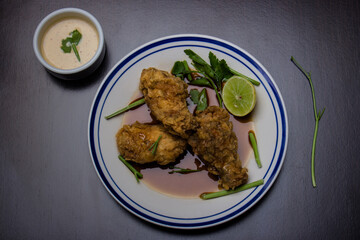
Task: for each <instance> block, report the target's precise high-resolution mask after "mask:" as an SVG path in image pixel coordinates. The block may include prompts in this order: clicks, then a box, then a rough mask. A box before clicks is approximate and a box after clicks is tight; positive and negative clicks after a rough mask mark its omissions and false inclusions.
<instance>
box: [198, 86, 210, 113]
mask: <svg viewBox="0 0 360 240" xmlns="http://www.w3.org/2000/svg"><path fill="white" fill-rule="evenodd" d="M207 106H208V99H207V93H206V89H205V88H203V90H201V92H200V94H199V102H198V104H197V106H196V110H198V111H203V110H205V109H206V108H207Z"/></svg>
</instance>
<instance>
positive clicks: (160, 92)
mask: <svg viewBox="0 0 360 240" xmlns="http://www.w3.org/2000/svg"><path fill="white" fill-rule="evenodd" d="M187 87H188V85H187V84H186V83H185V82H184V81H182V80H181V79H180V78H178V77H174V76H173V75H171V74H170V73H168V72H165V71H161V70H158V69H155V68H148V69H144V70H143V71H142V73H141V77H140V86H139V88H140V90H141V91H142V93H143V95H144V97H145V101H146V104H147V105H148V106H149V108H150V110H151V113H152V115H153V116H154V117H155V118H156V119H157V120H159V121H160V122H161V123H162V124H163V125H164V127H165V128H166V129H167V130H168V131H170V132H171V133H172V134H175V135H178V136H181V137H182V138H188V137H189V134H190V132H191V130H193V129H194V128H195V127H196V121H195V120H194V117H193V115H192V114H191V113H190V112H189V110H188V108H187V104H186V98H187V97H188V91H187Z"/></svg>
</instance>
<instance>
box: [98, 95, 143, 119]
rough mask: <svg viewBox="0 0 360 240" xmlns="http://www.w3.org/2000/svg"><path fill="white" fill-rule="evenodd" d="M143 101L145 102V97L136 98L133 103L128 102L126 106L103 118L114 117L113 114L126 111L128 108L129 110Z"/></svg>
mask: <svg viewBox="0 0 360 240" xmlns="http://www.w3.org/2000/svg"><path fill="white" fill-rule="evenodd" d="M144 103H145V98H141V99H139V100H137V101H135V102H133V103H130V104H129V105H128V106H126V107H124V108H122V109H120V110H118V111H116V112H114V113H112V114H110V115H108V116H105V119H106V120H108V119H110V118H113V117H115V116H117V115H119V114H121V113H124V112H126V111H128V110H130V109H132V108H135V107H137V106H140V105H143V104H144Z"/></svg>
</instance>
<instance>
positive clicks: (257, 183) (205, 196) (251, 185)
mask: <svg viewBox="0 0 360 240" xmlns="http://www.w3.org/2000/svg"><path fill="white" fill-rule="evenodd" d="M263 184H264V179H260V180H258V181H255V182H252V183H248V184H244V185H242V186H240V187H237V188H235V189H234V190H223V191H219V192H213V193H203V194H201V195H200V198H201V199H204V200H208V199H212V198H218V197H222V196H226V195H230V194H234V193H238V192H241V191H244V190H247V189H250V188H254V187H257V186H260V185H263Z"/></svg>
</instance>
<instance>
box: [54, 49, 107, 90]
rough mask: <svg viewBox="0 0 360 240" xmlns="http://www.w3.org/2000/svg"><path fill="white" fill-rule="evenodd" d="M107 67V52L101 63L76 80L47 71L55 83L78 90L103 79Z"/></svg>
mask: <svg viewBox="0 0 360 240" xmlns="http://www.w3.org/2000/svg"><path fill="white" fill-rule="evenodd" d="M108 67H109V56H108V52H106V53H105V56H104V60H103V61H102V63H101V65H100V66H99V67H98V68H97V69H96V70H95V71H94V72H93V73H92V74H91V75H90V76H88V77H86V78H83V79H78V80H63V79H59V78H57V77H54V76H53V75H52V74H50V73H49V72H47V74H48V75H49V77H50V78H51V80H52V81H53V82H54V83H56V84H57V85H59V86H61V87H63V88H66V89H70V90H78V89H85V88H87V87H90V86H91V85H93V84H95V83H96V82H98V80H99V79H101V80H102V79H103V77H104V76H105V74H106V72H105V71H106V70H107V69H108Z"/></svg>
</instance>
